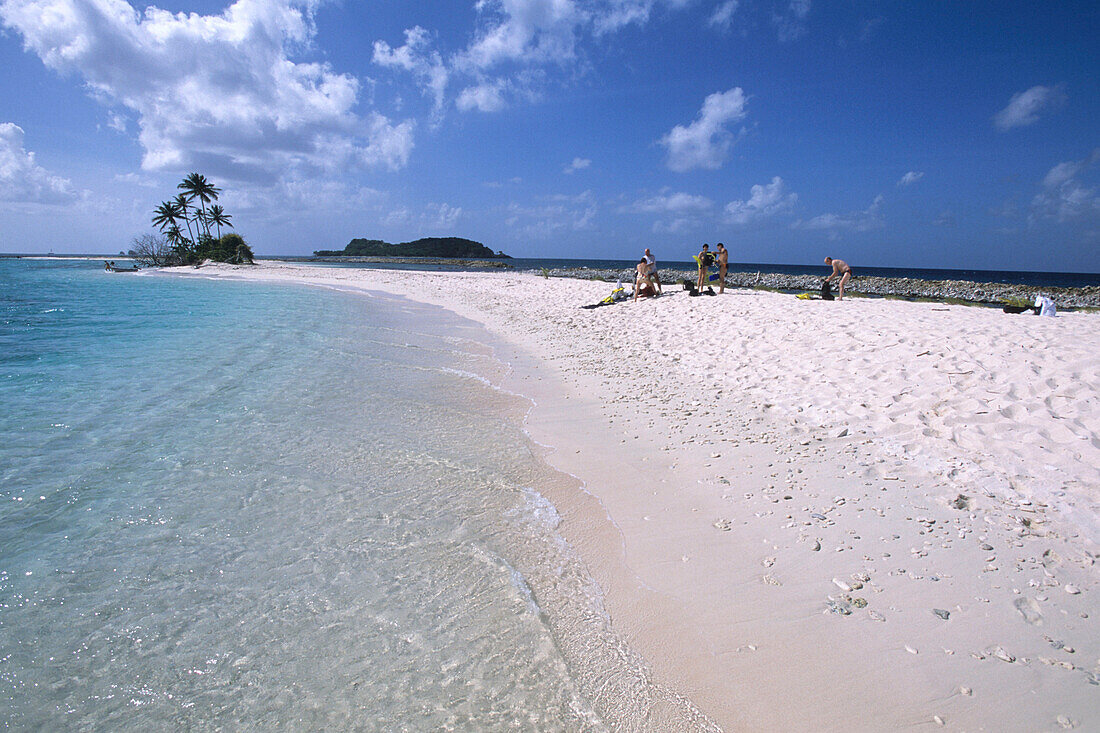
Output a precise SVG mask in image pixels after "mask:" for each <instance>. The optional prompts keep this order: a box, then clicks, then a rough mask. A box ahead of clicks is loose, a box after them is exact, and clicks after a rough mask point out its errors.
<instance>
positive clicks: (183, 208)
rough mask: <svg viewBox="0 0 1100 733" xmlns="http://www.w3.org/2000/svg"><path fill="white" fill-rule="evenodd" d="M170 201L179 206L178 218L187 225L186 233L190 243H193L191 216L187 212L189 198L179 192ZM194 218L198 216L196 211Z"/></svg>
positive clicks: (193, 234)
mask: <svg viewBox="0 0 1100 733" xmlns="http://www.w3.org/2000/svg"><path fill="white" fill-rule="evenodd" d="M172 203H174V204H175V205H176V206H177V207H178V208H179V211H180V218H181V219H183V223H184V224H186V225H187V234H188V235H189V236H188V238H189V239H190V240H191V243H192V244H194V242H195V233H194V232H193V231H191V221H192V217H191V216H188V213H187V212H188V209H190V205H189V204H190V199H188V198H187V196H186V195H185V194H182V193H181V194H177V195H176V197H175V198H174V199H172ZM194 218H198V213H197V212H196V214H195V217H194Z"/></svg>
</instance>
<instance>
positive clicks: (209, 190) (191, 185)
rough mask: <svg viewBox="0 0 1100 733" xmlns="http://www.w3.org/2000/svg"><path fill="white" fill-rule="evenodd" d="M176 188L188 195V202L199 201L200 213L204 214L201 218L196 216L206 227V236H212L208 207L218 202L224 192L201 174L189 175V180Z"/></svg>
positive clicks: (184, 180)
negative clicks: (213, 202) (208, 220)
mask: <svg viewBox="0 0 1100 733" xmlns="http://www.w3.org/2000/svg"><path fill="white" fill-rule="evenodd" d="M176 188H178V189H180V190H182V191H183V192H184V193H183V194H181V195H186V196H187V200H188V201H194V200H195V199H198V200H199V211H201V212H202V215H201V216H196V217H195V218H196V219H198V220H199V221H200V222H202V224H203V225H204V226H205V227H206V236H208V237H209V236H210V224H209V222H207V220H206V205H207V204H208V203H210V202H211V201H217V200H218V194H220V193H221V192H222V190H221V189H220V188H218V187H217V186H215V185H214V184H213V183H210V182H209V181H207V180H206V176H204V175H202V174H201V173H189V174H188V175H187V178H184V179H183V181H181V182H180V184H179V185H178V186H176Z"/></svg>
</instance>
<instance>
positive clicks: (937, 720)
mask: <svg viewBox="0 0 1100 733" xmlns="http://www.w3.org/2000/svg"><path fill="white" fill-rule="evenodd" d="M932 721H933V722H935V724H936V725H947V721H946V720H944V719H943V718H942V717H941V716H939V715H933V716H932Z"/></svg>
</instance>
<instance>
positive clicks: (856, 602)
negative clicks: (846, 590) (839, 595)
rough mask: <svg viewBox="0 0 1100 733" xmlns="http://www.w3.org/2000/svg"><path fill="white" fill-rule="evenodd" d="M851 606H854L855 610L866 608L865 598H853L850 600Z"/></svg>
mask: <svg viewBox="0 0 1100 733" xmlns="http://www.w3.org/2000/svg"><path fill="white" fill-rule="evenodd" d="M852 605H853V606H855V607H856V608H867V599H866V598H853V599H852Z"/></svg>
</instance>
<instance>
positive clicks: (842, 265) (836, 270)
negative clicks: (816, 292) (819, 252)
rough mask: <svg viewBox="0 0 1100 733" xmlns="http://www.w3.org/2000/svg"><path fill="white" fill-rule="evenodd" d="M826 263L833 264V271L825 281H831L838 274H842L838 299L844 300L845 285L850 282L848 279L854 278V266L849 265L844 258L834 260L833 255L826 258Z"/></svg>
mask: <svg viewBox="0 0 1100 733" xmlns="http://www.w3.org/2000/svg"><path fill="white" fill-rule="evenodd" d="M825 264H826V265H832V266H833V272H832V274H830V275H829V277H827V278H825V282H829V281H830V280H832V279H833V278H834V277H836V276H838V275H839V276H840V282H839V290H840V292H839V294H838V295H837V298H836V299H837V300H844V286H845V285H847V284H848V281H849V280H851V279H852V268H851V267H849V266H848V263H847V262H845V261H844V260H834V259H833V258H832V257H826V258H825Z"/></svg>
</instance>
